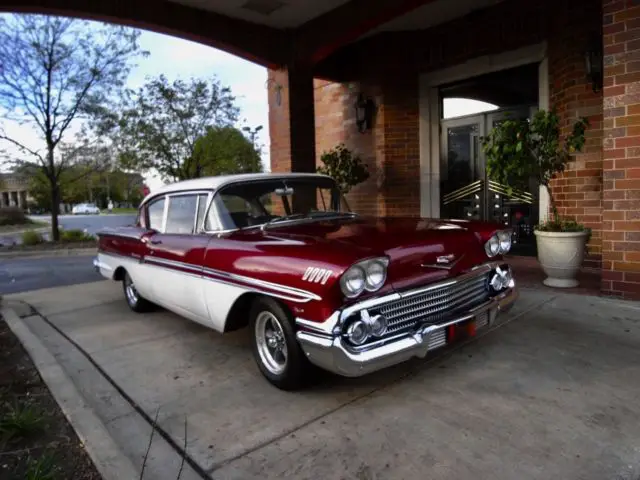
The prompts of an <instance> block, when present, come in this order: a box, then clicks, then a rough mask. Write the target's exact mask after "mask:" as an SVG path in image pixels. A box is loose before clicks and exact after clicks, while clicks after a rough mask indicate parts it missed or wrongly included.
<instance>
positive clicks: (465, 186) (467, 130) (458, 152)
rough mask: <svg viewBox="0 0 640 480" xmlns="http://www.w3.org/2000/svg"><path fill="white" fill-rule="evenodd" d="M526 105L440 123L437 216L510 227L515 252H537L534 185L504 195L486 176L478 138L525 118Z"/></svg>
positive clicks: (484, 161)
mask: <svg viewBox="0 0 640 480" xmlns="http://www.w3.org/2000/svg"><path fill="white" fill-rule="evenodd" d="M529 115H530V109H529V108H522V109H516V110H513V109H512V110H503V111H494V112H489V113H485V114H481V115H474V116H468V117H461V118H454V119H450V120H443V121H442V123H441V136H442V138H441V150H440V151H441V165H440V195H441V198H440V217H441V218H456V219H467V220H486V221H494V222H498V223H500V224H502V225H504V226H505V227H511V228H513V231H514V238H513V242H514V245H513V253H515V254H519V255H535V254H536V252H535V237H534V235H533V226H534V225H535V224H536V223H537V222H538V186H537V185H536V184H535V181H532V182H530V185H529V189H528V190H527V191H516V192H513V193H512V194H511V195H508V194H507V189H506V187H505V186H504V185H501V184H499V183H498V182H495V181H493V180H490V179H489V178H488V177H487V171H486V158H485V155H484V153H483V152H482V144H481V138H482V137H483V136H485V135H486V134H487V133H488V132H489V131H490V130H491V128H493V127H494V126H495V125H497V124H498V123H500V122H501V121H503V120H505V119H506V118H527V117H529Z"/></svg>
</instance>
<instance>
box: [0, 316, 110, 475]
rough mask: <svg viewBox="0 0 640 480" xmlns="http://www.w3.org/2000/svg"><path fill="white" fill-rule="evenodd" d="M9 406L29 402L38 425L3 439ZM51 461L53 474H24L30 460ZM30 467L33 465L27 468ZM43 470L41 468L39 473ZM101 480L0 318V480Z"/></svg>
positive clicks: (44, 385)
mask: <svg viewBox="0 0 640 480" xmlns="http://www.w3.org/2000/svg"><path fill="white" fill-rule="evenodd" d="M12 405H13V406H15V405H30V408H32V409H33V410H32V411H34V412H37V417H38V418H41V419H42V422H43V424H42V425H41V426H40V427H39V428H38V429H37V430H36V431H33V432H32V433H30V434H26V435H24V436H23V435H22V434H20V435H15V436H14V437H13V438H11V439H9V440H7V439H6V434H5V435H3V433H2V431H1V427H2V424H3V421H5V420H6V419H7V418H8V415H9V412H10V410H11V408H12ZM46 458H49V459H51V463H52V466H53V467H52V468H51V469H50V470H49V469H47V471H53V472H55V473H54V474H53V476H45V475H42V474H41V475H39V476H31V477H28V476H27V473H26V472H27V470H28V469H29V466H28V464H29V462H32V465H33V464H35V462H37V461H38V460H42V459H46ZM31 469H32V471H33V466H32V467H31ZM43 473H44V472H43ZM25 478H34V479H42V480H45V479H46V480H53V479H56V480H67V479H69V480H71V479H73V480H101V479H102V477H101V476H100V474H99V473H98V471H97V470H96V468H95V466H94V465H93V462H92V461H91V458H90V457H89V455H88V454H87V453H86V452H85V450H84V448H83V447H82V444H81V443H80V440H79V439H78V437H77V435H76V433H75V431H74V430H73V428H72V427H71V425H70V424H69V422H68V421H67V419H66V417H65V416H64V414H63V413H62V410H60V407H59V406H58V404H57V403H56V401H55V399H54V398H53V397H52V395H51V392H49V389H48V388H47V386H46V384H45V383H44V382H43V381H42V378H40V375H39V373H38V371H37V369H36V368H35V366H34V365H33V362H32V361H31V358H30V357H29V355H28V354H27V352H26V351H25V350H24V348H23V347H22V344H21V343H20V341H19V340H18V339H17V338H16V337H15V335H14V334H13V332H12V331H11V330H10V329H9V327H8V326H7V324H6V322H5V321H4V320H3V319H2V317H1V316H0V479H2V480H4V479H7V480H9V479H10V480H18V479H20V480H22V479H25Z"/></svg>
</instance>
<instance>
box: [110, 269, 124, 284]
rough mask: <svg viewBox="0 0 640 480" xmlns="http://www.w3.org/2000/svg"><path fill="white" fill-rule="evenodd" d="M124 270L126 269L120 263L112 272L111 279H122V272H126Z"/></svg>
mask: <svg viewBox="0 0 640 480" xmlns="http://www.w3.org/2000/svg"><path fill="white" fill-rule="evenodd" d="M126 271H127V269H126V268H124V267H123V266H122V265H120V266H118V267H117V268H116V269H115V270H114V272H113V277H112V278H113V280H115V281H116V282H119V281H122V280H124V274H125V273H126Z"/></svg>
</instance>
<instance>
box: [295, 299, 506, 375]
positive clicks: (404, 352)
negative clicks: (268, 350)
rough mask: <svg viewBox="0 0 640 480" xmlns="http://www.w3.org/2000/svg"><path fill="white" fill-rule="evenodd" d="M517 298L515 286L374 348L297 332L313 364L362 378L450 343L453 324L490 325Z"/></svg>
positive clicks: (337, 338)
mask: <svg viewBox="0 0 640 480" xmlns="http://www.w3.org/2000/svg"><path fill="white" fill-rule="evenodd" d="M517 298H518V290H517V288H516V287H515V286H514V287H513V288H510V289H508V290H505V291H504V292H502V293H500V294H499V295H497V296H495V297H493V298H492V299H491V300H489V301H487V302H486V303H484V304H482V305H479V306H478V307H476V308H474V309H472V310H469V311H467V312H465V313H464V314H461V315H460V316H458V317H456V318H454V319H451V320H449V321H446V322H444V323H441V324H438V325H425V326H423V327H419V328H418V329H417V331H415V332H413V333H407V334H406V335H404V336H402V337H400V338H395V339H392V340H390V341H389V342H388V343H385V344H382V345H380V346H374V347H372V348H370V349H359V350H356V349H354V348H352V347H350V346H349V345H347V344H345V342H344V341H343V339H342V337H341V336H339V335H327V334H323V333H320V332H317V333H316V332H311V331H304V330H300V331H298V332H297V334H296V335H297V338H298V341H299V342H300V345H301V347H302V350H303V351H304V352H305V354H306V356H307V358H308V359H309V361H310V362H311V363H313V364H315V365H317V366H319V367H321V368H323V369H325V370H328V371H330V372H333V373H336V374H338V375H342V376H345V377H359V376H362V375H366V374H368V373H371V372H375V371H376V370H380V369H383V368H387V367H390V366H392V365H396V364H398V363H402V362H405V361H407V360H409V359H411V358H413V357H419V358H424V357H425V356H426V355H427V353H429V352H430V351H431V350H435V349H436V348H440V347H442V346H444V345H446V341H443V337H442V335H443V334H444V330H445V329H446V328H447V327H449V326H451V325H456V324H459V323H463V322H466V321H473V320H474V319H476V321H477V322H478V324H482V325H485V324H488V325H487V326H490V325H491V324H492V323H493V322H494V321H495V319H496V318H497V316H498V314H499V313H505V312H507V311H508V310H510V309H511V307H512V306H513V303H514V302H515V300H516V299H517ZM436 338H437V340H436Z"/></svg>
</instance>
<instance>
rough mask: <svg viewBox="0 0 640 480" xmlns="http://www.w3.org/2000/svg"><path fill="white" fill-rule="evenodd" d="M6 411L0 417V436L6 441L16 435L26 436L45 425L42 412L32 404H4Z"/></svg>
mask: <svg viewBox="0 0 640 480" xmlns="http://www.w3.org/2000/svg"><path fill="white" fill-rule="evenodd" d="M5 409H6V412H5V413H3V416H2V417H1V418H0V438H2V440H3V442H8V441H10V440H12V439H14V438H16V437H19V438H26V437H28V436H29V435H33V434H34V433H37V432H39V431H41V430H42V429H43V428H44V427H45V417H44V416H43V412H41V411H40V410H38V409H37V408H35V407H33V406H32V405H30V404H28V403H25V404H16V405H8V404H7V405H5Z"/></svg>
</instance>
